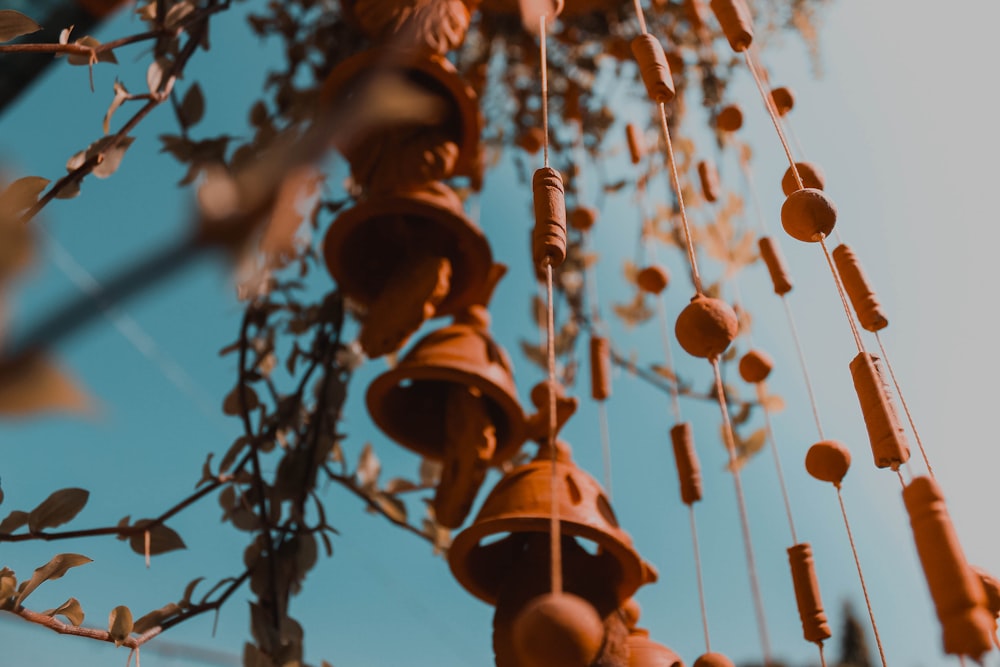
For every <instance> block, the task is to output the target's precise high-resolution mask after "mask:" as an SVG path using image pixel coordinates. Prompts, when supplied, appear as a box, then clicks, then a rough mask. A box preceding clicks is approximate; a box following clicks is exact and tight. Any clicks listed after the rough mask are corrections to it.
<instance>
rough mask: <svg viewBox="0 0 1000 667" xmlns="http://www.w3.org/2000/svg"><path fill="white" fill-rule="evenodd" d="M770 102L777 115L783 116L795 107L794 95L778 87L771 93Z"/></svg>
mask: <svg viewBox="0 0 1000 667" xmlns="http://www.w3.org/2000/svg"><path fill="white" fill-rule="evenodd" d="M771 102H772V103H773V104H774V110H775V111H777V112H778V115H779V116H784V115H785V114H786V113H788V112H789V111H791V110H792V109H793V108H794V107H795V95H793V94H792V91H791V90H789V89H788V88H786V87H784V86H779V87H778V88H775V89H774V90H772V91H771Z"/></svg>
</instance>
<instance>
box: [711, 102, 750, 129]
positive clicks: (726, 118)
mask: <svg viewBox="0 0 1000 667" xmlns="http://www.w3.org/2000/svg"><path fill="white" fill-rule="evenodd" d="M715 126H716V127H717V128H719V129H720V130H722V131H723V132H735V131H736V130H738V129H740V128H741V127H743V110H742V109H741V108H740V107H739V105H738V104H730V105H728V106H726V107H723V108H722V110H721V111H719V115H718V116H716V117H715Z"/></svg>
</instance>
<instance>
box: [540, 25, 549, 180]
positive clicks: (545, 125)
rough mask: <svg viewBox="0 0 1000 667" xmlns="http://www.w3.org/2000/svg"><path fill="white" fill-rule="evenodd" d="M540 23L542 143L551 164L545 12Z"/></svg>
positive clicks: (546, 163)
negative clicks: (543, 137)
mask: <svg viewBox="0 0 1000 667" xmlns="http://www.w3.org/2000/svg"><path fill="white" fill-rule="evenodd" d="M538 23H539V34H540V36H541V37H540V40H539V45H538V48H539V51H540V53H541V59H542V132H543V134H544V135H545V139H544V141H543V143H542V147H543V148H544V154H543V155H544V161H545V166H546V167H547V166H549V73H548V69H549V67H548V46H547V44H546V39H545V32H546V31H545V14H542V15H541V16H540V17H538Z"/></svg>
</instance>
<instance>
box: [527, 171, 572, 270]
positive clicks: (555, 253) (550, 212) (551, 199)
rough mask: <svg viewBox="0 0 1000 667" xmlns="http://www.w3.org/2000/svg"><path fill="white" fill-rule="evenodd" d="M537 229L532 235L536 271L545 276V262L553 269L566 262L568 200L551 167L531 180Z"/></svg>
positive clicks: (537, 172) (556, 172)
mask: <svg viewBox="0 0 1000 667" xmlns="http://www.w3.org/2000/svg"><path fill="white" fill-rule="evenodd" d="M531 189H532V192H533V194H534V206H535V227H534V230H533V232H532V234H531V248H532V258H533V259H534V261H535V269H536V270H537V271H538V272H540V273H541V274H542V275H545V263H546V262H548V263H549V264H550V265H551V266H552V268H553V269H555V268H557V267H558V266H559V265H560V264H562V263H563V260H564V259H566V201H565V193H564V191H563V182H562V176H561V175H560V174H559V172H558V171H556V170H555V169H553V168H551V167H542V168H541V169H538V170H536V171H535V175H534V176H533V177H532V179H531Z"/></svg>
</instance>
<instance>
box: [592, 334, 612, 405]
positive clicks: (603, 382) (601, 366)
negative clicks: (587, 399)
mask: <svg viewBox="0 0 1000 667" xmlns="http://www.w3.org/2000/svg"><path fill="white" fill-rule="evenodd" d="M590 395H591V396H593V397H594V400H595V401H604V400H607V398H608V397H609V396H611V346H610V344H609V343H608V339H607V338H605V337H604V336H591V337H590Z"/></svg>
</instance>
